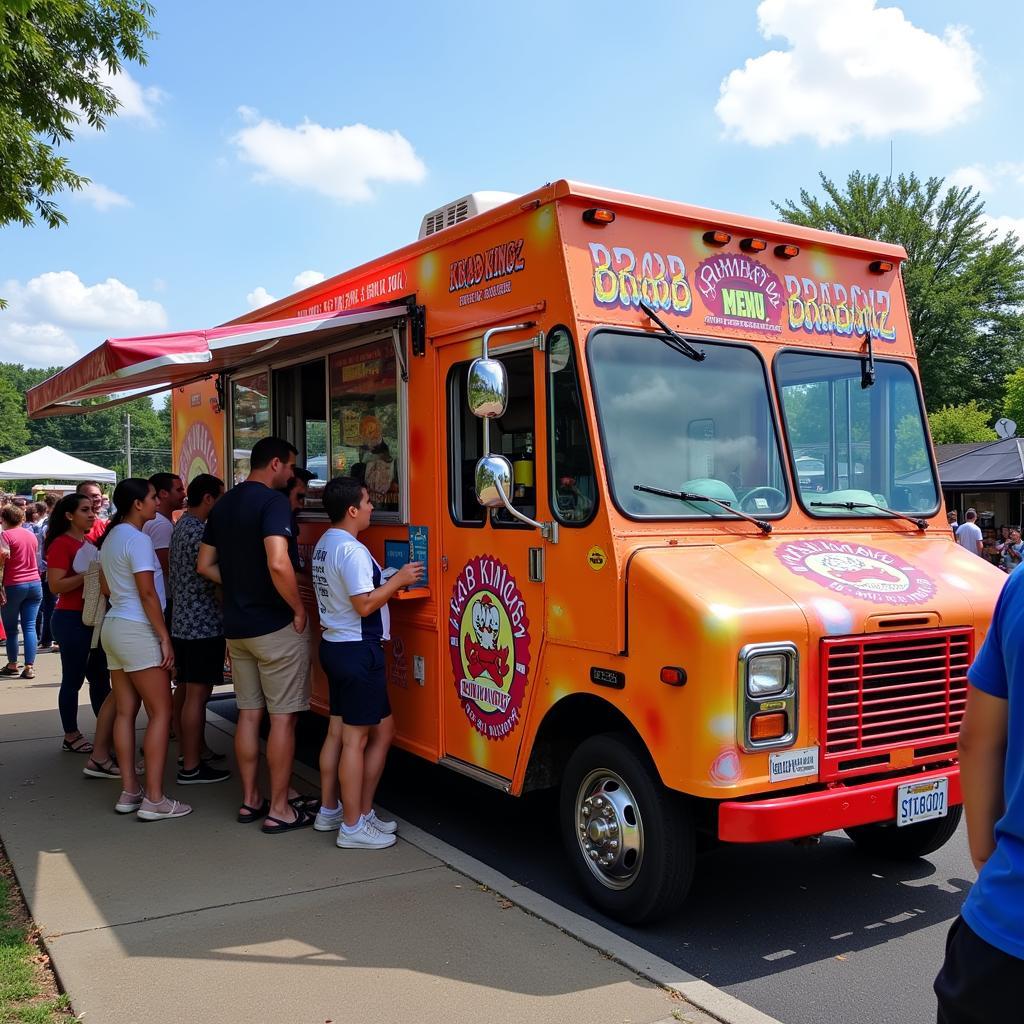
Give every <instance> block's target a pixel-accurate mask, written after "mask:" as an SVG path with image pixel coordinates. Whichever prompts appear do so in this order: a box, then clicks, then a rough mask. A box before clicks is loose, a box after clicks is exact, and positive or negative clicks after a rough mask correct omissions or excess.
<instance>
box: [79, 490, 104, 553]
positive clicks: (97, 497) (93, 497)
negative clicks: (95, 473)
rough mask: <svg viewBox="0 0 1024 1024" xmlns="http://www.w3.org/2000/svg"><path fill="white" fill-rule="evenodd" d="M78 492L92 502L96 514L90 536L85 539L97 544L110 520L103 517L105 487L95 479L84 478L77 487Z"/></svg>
mask: <svg viewBox="0 0 1024 1024" xmlns="http://www.w3.org/2000/svg"><path fill="white" fill-rule="evenodd" d="M75 493H76V494H82V495H85V497H87V498H88V499H89V500H90V501H91V502H92V511H93V514H94V515H95V519H94V520H93V524H92V529H91V530H90V531H89V536H88V537H86V538H85V539H86V540H87V541H89V543H90V544H95V543H96V541H98V540H99V539H100V537H102V536H103V533H104V531H105V530H106V528H107V522H108V520H106V519H104V518H103V515H102V512H103V489H102V488H101V487H100V485H99V484H98V483H97V482H96V481H95V480H83V481H82V482H81V483H80V484H79V485H78V486H77V487H76V488H75Z"/></svg>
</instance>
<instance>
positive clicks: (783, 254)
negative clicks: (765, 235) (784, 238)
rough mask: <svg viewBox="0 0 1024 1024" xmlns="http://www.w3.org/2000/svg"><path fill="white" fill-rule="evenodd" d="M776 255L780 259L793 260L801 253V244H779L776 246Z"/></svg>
mask: <svg viewBox="0 0 1024 1024" xmlns="http://www.w3.org/2000/svg"><path fill="white" fill-rule="evenodd" d="M775 255H776V256H778V257H779V259H780V260H791V259H792V258H793V257H794V256H799V255H800V246H798V245H777V246H775Z"/></svg>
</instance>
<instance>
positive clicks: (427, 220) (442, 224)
mask: <svg viewBox="0 0 1024 1024" xmlns="http://www.w3.org/2000/svg"><path fill="white" fill-rule="evenodd" d="M518 198H519V197H518V196H517V195H516V193H515V192H473V193H471V194H470V195H468V196H463V197H462V198H461V199H456V200H455V202H453V203H448V205H447V206H439V207H438V208H437V209H436V210H431V211H430V213H428V214H427V215H426V216H425V217H424V218H423V221H422V223H421V224H420V233H419V237H420V238H426V237H427V235H436V234H437V232H438V231H443V230H444V229H445V228H450V227H452V226H453V225H455V224H461V223H462V222H463V221H464V220H469V218H470V217H475V216H476V215H477V214H479V213H487V211H488V210H493V209H495V208H496V207H498V206H503V205H504V204H505V203H508V202H511V201H512V200H513V199H518Z"/></svg>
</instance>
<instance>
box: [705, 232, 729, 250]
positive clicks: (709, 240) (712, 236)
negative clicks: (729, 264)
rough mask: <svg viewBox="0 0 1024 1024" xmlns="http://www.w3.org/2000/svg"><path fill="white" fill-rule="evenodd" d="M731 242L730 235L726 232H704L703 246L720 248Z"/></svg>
mask: <svg viewBox="0 0 1024 1024" xmlns="http://www.w3.org/2000/svg"><path fill="white" fill-rule="evenodd" d="M731 241H732V235H730V234H729V232H728V231H705V232H704V244H705V245H713V246H715V247H719V248H720V247H721V246H723V245H728V244H729V243H730V242H731Z"/></svg>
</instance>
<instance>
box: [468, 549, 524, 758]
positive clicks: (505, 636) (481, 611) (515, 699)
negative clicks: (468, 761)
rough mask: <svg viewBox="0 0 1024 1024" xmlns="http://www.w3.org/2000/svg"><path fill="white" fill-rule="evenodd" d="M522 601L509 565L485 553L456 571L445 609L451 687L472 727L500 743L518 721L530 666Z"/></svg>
mask: <svg viewBox="0 0 1024 1024" xmlns="http://www.w3.org/2000/svg"><path fill="white" fill-rule="evenodd" d="M529 626H530V623H529V620H528V619H527V618H526V602H525V601H524V600H523V597H522V594H521V593H520V592H519V587H518V585H517V584H516V581H515V579H514V578H513V577H512V576H511V575H510V574H509V571H508V567H507V566H505V565H503V564H502V563H501V562H499V561H498V560H497V559H496V558H492V557H491V556H490V555H478V556H477V557H475V558H473V559H471V560H470V561H469V562H467V563H466V565H465V566H464V567H463V570H462V572H461V573H459V576H458V579H456V581H455V585H454V587H453V588H452V597H451V602H450V604H449V608H448V643H449V651H450V653H451V659H452V672H453V675H454V680H455V689H456V692H457V693H458V695H459V700H460V702H461V704H462V710H463V711H464V712H465V715H466V717H467V718H468V719H469V721H470V723H471V724H472V726H473V727H474V728H475V729H476V730H477V731H478V732H480V733H481V734H482V735H483V736H485V737H487V739H491V740H502V739H504V738H505V737H506V736H508V735H509V733H511V732H512V731H513V730H514V729H515V727H516V725H518V723H519V720H520V713H521V712H520V709H521V707H522V703H523V696H524V694H525V693H526V682H527V675H528V669H529V664H530V633H529Z"/></svg>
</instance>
